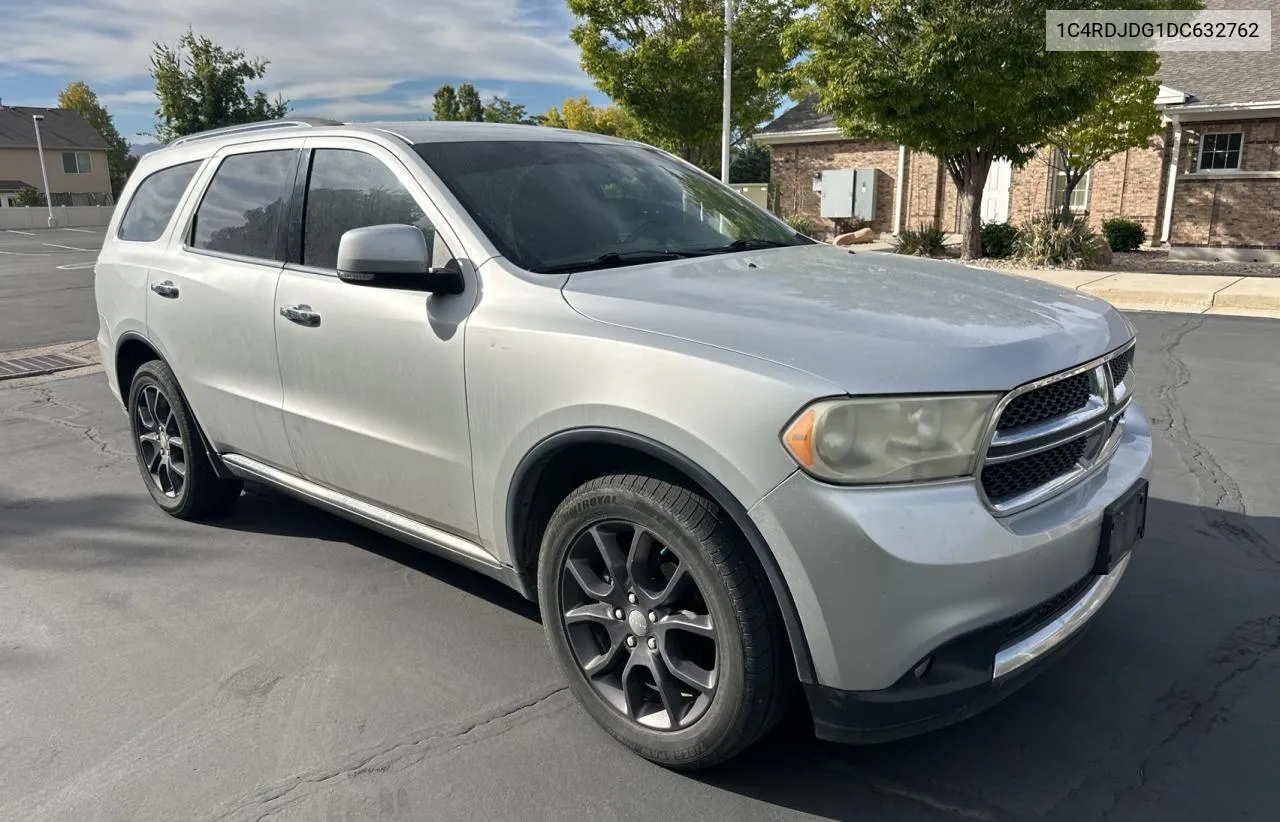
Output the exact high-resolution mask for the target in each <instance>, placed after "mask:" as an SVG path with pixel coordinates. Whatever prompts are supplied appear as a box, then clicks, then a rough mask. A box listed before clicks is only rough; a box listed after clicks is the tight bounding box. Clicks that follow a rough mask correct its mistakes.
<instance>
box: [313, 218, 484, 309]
mask: <svg viewBox="0 0 1280 822" xmlns="http://www.w3.org/2000/svg"><path fill="white" fill-rule="evenodd" d="M337 269H338V278H339V279H340V280H342V281H343V282H348V283H356V284H358V285H368V286H379V287H383V288H401V289H412V290H415V291H430V292H433V293H435V294H461V293H462V292H463V289H464V288H465V286H466V283H465V281H464V280H463V278H462V272H461V271H458V270H456V269H454V268H432V267H431V249H429V248H428V247H427V238H426V235H424V234H423V233H422V229H420V228H417V227H416V226H411V225H370V226H364V227H363V228H353V229H351V230H350V231H347V232H345V233H344V234H343V235H342V238H341V239H340V240H338V264H337Z"/></svg>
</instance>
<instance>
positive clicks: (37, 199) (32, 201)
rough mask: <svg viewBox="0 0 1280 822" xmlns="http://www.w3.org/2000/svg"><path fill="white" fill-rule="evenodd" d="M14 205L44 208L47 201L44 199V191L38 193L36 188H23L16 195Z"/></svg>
mask: <svg viewBox="0 0 1280 822" xmlns="http://www.w3.org/2000/svg"><path fill="white" fill-rule="evenodd" d="M13 204H14V205H16V206H26V207H28V208H44V207H45V205H46V204H47V201H46V200H45V199H44V192H43V191H37V190H36V187H35V186H23V187H22V188H20V189H18V193H17V194H15V195H14V197H13Z"/></svg>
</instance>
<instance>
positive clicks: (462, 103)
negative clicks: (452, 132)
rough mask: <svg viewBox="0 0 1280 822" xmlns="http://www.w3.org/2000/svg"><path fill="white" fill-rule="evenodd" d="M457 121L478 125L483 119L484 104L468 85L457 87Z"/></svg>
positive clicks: (471, 86)
mask: <svg viewBox="0 0 1280 822" xmlns="http://www.w3.org/2000/svg"><path fill="white" fill-rule="evenodd" d="M458 119H459V120H469V121H471V122H473V123H478V122H480V121H481V120H483V119H484V104H483V103H481V102H480V93H479V92H478V91H476V87H475V86H473V85H471V84H470V83H463V84H462V85H460V86H458Z"/></svg>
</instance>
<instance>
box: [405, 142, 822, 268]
mask: <svg viewBox="0 0 1280 822" xmlns="http://www.w3.org/2000/svg"><path fill="white" fill-rule="evenodd" d="M414 148H415V149H416V151H417V152H418V154H419V155H420V156H421V157H422V158H423V159H424V160H426V162H427V164H428V165H430V166H431V168H432V170H433V171H435V173H436V174H437V175H439V177H440V179H441V180H443V181H444V184H445V185H446V186H447V187H448V188H449V190H450V191H451V192H452V193H453V195H454V196H455V197H457V198H458V200H459V201H460V202H461V203H462V205H463V207H464V208H466V209H467V211H468V212H470V213H471V216H472V217H473V218H474V219H475V221H476V222H477V223H478V224H479V226H480V228H481V230H482V231H484V232H485V234H486V235H488V237H489V240H490V241H491V242H493V244H494V245H495V246H497V247H498V250H499V251H500V252H501V253H502V254H503V256H505V257H507V258H508V259H510V260H511V261H512V262H514V263H515V264H516V265H518V266H520V267H521V268H525V269H528V270H531V271H572V270H586V269H590V268H603V267H605V266H618V265H632V264H637V263H644V262H652V261H654V260H660V259H673V258H677V257H683V256H698V255H703V254H716V253H728V252H732V251H741V250H743V249H746V248H761V247H772V246H783V245H802V244H807V243H810V242H812V241H811V240H808V239H807V238H805V237H802V236H800V235H798V234H796V232H795V231H793V230H791V229H790V228H788V227H787V226H786V225H785V224H784V223H781V222H779V221H777V220H775V219H773V218H772V217H771V216H770V215H769V214H767V213H766V212H764V211H762V210H761V209H759V208H757V207H756V206H755V205H754V204H752V203H751V202H749V201H748V200H746V199H745V198H743V197H740V196H739V195H737V194H736V193H734V192H733V191H732V190H730V189H728V188H726V187H725V186H724V185H722V184H720V183H719V182H718V181H716V180H713V179H711V178H709V177H707V176H706V175H703V174H700V173H699V172H697V171H695V170H693V169H691V168H689V167H687V166H685V165H684V164H682V163H680V162H677V161H676V160H673V159H671V158H670V157H668V156H666V155H665V154H663V153H661V152H659V151H656V150H654V149H649V148H645V147H643V146H630V145H619V144H612V143H588V142H576V141H565V140H547V141H539V140H522V141H514V140H503V141H496V140H495V141H476V142H449V143H422V144H419V145H417V146H415V147H414Z"/></svg>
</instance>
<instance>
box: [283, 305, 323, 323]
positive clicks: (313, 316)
mask: <svg viewBox="0 0 1280 822" xmlns="http://www.w3.org/2000/svg"><path fill="white" fill-rule="evenodd" d="M280 316H281V317H284V318H285V319H286V320H288V321H289V322H293V323H297V324H298V325H305V326H307V327H308V328H315V327H316V326H317V325H319V324H320V315H319V314H317V313H316V312H314V311H312V310H311V306H309V305H290V306H285V307H284V308H281V309H280Z"/></svg>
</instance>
